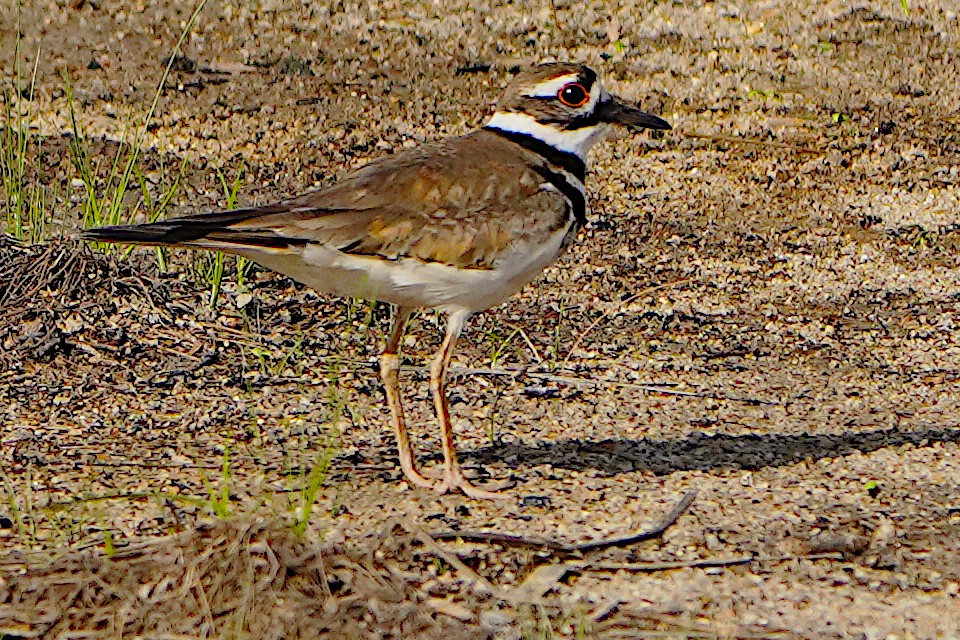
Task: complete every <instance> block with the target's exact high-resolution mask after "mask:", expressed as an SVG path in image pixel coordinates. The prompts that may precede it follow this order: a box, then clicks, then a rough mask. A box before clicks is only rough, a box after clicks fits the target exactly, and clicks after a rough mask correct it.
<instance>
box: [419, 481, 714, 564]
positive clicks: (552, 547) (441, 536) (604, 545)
mask: <svg viewBox="0 0 960 640" xmlns="http://www.w3.org/2000/svg"><path fill="white" fill-rule="evenodd" d="M696 497H697V492H696V491H690V492H688V493H687V494H686V495H684V496H683V498H681V499H680V501H679V502H678V503H677V504H676V506H675V507H674V508H673V509H672V510H671V511H670V513H668V514H667V515H666V516H665V517H664V519H663V520H662V521H661V522H660V524H658V525H657V526H655V527H654V528H652V529H648V530H646V531H641V532H639V533H634V534H631V535H628V536H618V537H615V538H607V539H606V540H594V541H590V542H581V543H577V544H570V543H567V542H563V541H561V540H553V539H550V538H540V537H538V536H522V535H517V534H512V533H497V532H495V531H444V532H440V533H434V534H433V537H434V538H435V539H436V540H463V541H466V542H482V543H488V544H503V545H507V546H514V547H536V548H540V549H546V550H547V551H551V552H553V553H558V554H572V553H587V552H589V551H597V550H599V549H608V548H610V547H623V546H627V545H631V544H635V543H637V542H643V541H644V540H651V539H653V538H659V537H660V536H661V535H663V533H664V532H665V531H666V530H667V529H669V528H670V527H671V526H672V525H673V523H674V522H676V521H677V518H679V517H680V515H681V514H682V513H683V512H684V511H686V510H687V508H688V507H689V506H690V504H691V503H692V502H693V501H694V499H695V498H696Z"/></svg>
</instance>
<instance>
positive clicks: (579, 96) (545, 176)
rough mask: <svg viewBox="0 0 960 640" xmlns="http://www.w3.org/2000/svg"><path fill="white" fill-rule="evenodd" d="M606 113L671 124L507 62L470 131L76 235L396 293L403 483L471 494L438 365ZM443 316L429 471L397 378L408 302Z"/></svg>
mask: <svg viewBox="0 0 960 640" xmlns="http://www.w3.org/2000/svg"><path fill="white" fill-rule="evenodd" d="M609 125H623V126H628V127H642V128H647V129H669V128H670V125H669V124H668V123H667V122H666V121H664V120H662V119H660V118H658V117H656V116H654V115H650V114H648V113H644V112H643V111H640V110H638V109H636V108H634V107H632V106H630V105H628V104H626V103H624V102H623V101H622V100H620V99H618V98H617V97H615V96H613V95H611V94H610V93H608V92H607V90H606V89H605V88H604V87H603V85H602V84H601V83H600V81H599V80H598V79H597V74H596V72H594V71H593V70H592V69H590V68H589V67H586V66H582V65H578V64H567V63H553V64H544V65H540V66H537V67H534V68H532V69H529V70H526V71H523V72H521V73H518V74H517V75H516V77H515V78H514V79H513V81H512V82H511V83H510V85H509V86H508V87H507V89H506V91H505V92H504V94H503V97H502V98H501V100H500V102H499V103H498V106H497V109H496V112H495V113H494V114H493V116H492V117H491V118H490V119H489V121H487V123H486V124H485V125H484V126H483V127H482V128H480V129H477V130H475V131H473V132H471V133H468V134H466V135H463V136H458V137H452V138H447V139H444V140H440V141H438V142H434V143H431V144H425V145H422V146H420V147H418V148H414V149H410V150H407V151H403V152H400V153H397V154H396V155H392V156H387V157H384V158H380V159H379V160H376V161H374V162H372V163H370V164H369V165H368V166H366V167H364V168H362V169H360V170H359V171H357V172H355V173H353V174H350V175H348V176H347V177H345V178H343V179H342V180H341V181H340V182H338V183H336V184H334V185H332V186H330V187H328V188H325V189H320V190H318V191H313V192H310V193H307V194H305V195H302V196H299V197H295V198H291V199H289V200H284V201H282V202H278V203H275V204H270V205H266V206H260V207H250V208H244V209H234V210H231V211H218V212H212V213H203V214H199V215H192V216H188V217H182V218H174V219H170V220H165V221H161V222H154V223H150V224H138V225H126V226H114V227H102V228H98V229H91V230H88V231H86V232H84V234H83V237H84V238H85V239H87V240H96V241H100V242H122V243H132V244H141V245H163V246H173V247H189V248H195V249H215V250H219V251H225V252H228V253H233V254H237V255H240V256H244V257H245V258H248V259H250V260H253V261H254V262H257V263H259V264H261V265H263V266H265V267H268V268H270V269H273V270H275V271H278V272H280V273H282V274H284V275H286V276H289V277H291V278H293V279H294V280H298V281H300V282H302V283H304V284H307V285H309V286H311V287H313V288H315V289H317V290H319V291H324V292H327V293H331V294H335V295H339V296H351V297H359V298H366V299H369V300H380V301H386V302H390V303H392V304H393V305H395V308H396V309H395V313H394V316H393V324H392V327H391V329H390V333H389V335H388V337H387V340H386V346H385V348H384V350H383V352H382V353H381V355H380V376H381V379H382V381H383V385H384V388H385V392H386V401H387V404H388V405H389V407H390V414H391V422H392V426H393V430H394V432H395V434H396V438H397V446H398V449H399V454H400V466H401V468H402V469H403V473H404V475H405V476H406V478H407V480H408V481H409V482H410V483H412V484H413V485H416V486H419V487H428V488H432V489H435V490H436V491H438V492H440V493H443V492H447V491H455V490H458V489H459V490H460V491H462V492H463V493H465V494H466V495H468V496H471V497H474V498H493V497H499V496H501V495H503V494H500V493H494V492H492V491H488V490H484V489H481V488H479V487H476V486H474V485H472V484H471V483H470V482H469V481H468V480H467V478H466V477H465V476H464V474H463V471H462V469H461V467H460V464H459V463H458V461H457V455H456V450H455V448H454V442H453V428H452V425H451V422H450V412H449V410H448V408H447V398H446V389H445V387H446V373H447V368H448V366H449V364H450V358H451V355H452V354H453V351H454V348H455V345H456V342H457V338H458V337H459V336H460V333H461V332H462V331H463V329H464V327H465V325H466V324H467V321H468V319H469V318H470V316H472V315H473V314H475V313H477V312H478V311H482V310H484V309H488V308H490V307H492V306H494V305H497V304H500V303H501V302H503V301H504V300H505V299H506V298H508V297H510V296H511V295H513V294H514V293H516V292H517V291H518V290H519V289H520V288H521V287H522V286H523V285H525V284H526V283H528V282H530V281H531V280H533V279H534V278H535V277H536V276H537V275H538V274H539V273H540V272H541V271H542V270H543V269H544V268H545V267H547V266H548V265H549V264H551V263H552V262H553V261H554V260H556V259H557V257H558V256H559V255H560V253H561V252H562V251H563V250H564V248H565V247H566V246H567V245H568V244H569V243H570V242H571V241H572V240H573V238H574V236H575V235H576V233H577V230H578V229H579V228H580V227H581V226H582V225H584V224H585V223H586V221H587V203H586V190H585V188H584V180H585V176H586V165H587V154H588V152H589V150H590V148H591V147H593V146H594V145H595V144H596V143H597V142H599V141H600V140H601V139H603V138H604V135H605V133H606V131H607V130H608V129H609ZM419 308H432V309H438V310H440V311H442V312H444V313H445V314H446V316H447V323H446V333H445V335H444V338H443V341H442V343H441V345H440V348H439V350H438V352H437V354H436V356H435V357H434V359H433V362H432V365H431V367H430V390H431V393H432V395H433V403H434V408H435V410H436V415H437V420H438V422H439V423H440V432H441V442H442V445H443V457H444V463H443V472H442V475H440V477H439V478H437V479H431V478H428V477H426V476H425V475H424V474H422V473H421V472H420V471H419V470H418V469H417V466H416V464H415V459H414V455H413V449H412V447H411V445H410V439H409V436H408V434H407V427H406V423H405V420H404V414H403V403H402V402H401V394H400V388H399V377H398V372H399V368H400V356H399V351H400V342H401V338H402V337H403V332H404V328H405V326H406V323H407V320H408V319H409V317H410V314H411V313H412V312H413V311H414V310H416V309H419Z"/></svg>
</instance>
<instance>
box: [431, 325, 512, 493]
mask: <svg viewBox="0 0 960 640" xmlns="http://www.w3.org/2000/svg"><path fill="white" fill-rule="evenodd" d="M469 317H470V314H469V313H468V312H466V311H454V312H452V313H450V314H449V315H448V317H447V331H446V334H445V335H444V336H443V343H442V344H441V345H440V350H439V351H438V352H437V355H436V357H435V358H434V359H433V363H431V365H430V391H431V392H432V393H433V404H434V408H435V409H436V412H437V421H438V422H439V423H440V438H441V440H442V441H443V478H442V479H441V480H440V482H439V483H437V485H436V486H435V487H434V488H435V489H436V490H437V491H438V492H440V493H446V492H447V491H455V490H457V489H459V490H460V491H463V492H464V493H465V494H467V495H468V496H470V497H471V498H476V499H483V498H508V497H509V496H507V495H504V494H501V493H494V492H492V491H485V490H483V489H480V488H478V487H475V486H473V485H472V484H470V483H469V482H468V481H467V479H466V478H465V477H464V475H463V469H461V468H460V463H459V462H458V461H457V451H456V449H455V448H454V445H453V425H451V424H450V410H449V408H448V406H447V367H449V366H450V358H451V357H452V356H453V350H454V348H455V347H456V344H457V338H458V337H459V336H460V332H461V331H463V327H464V325H466V323H467V319H469Z"/></svg>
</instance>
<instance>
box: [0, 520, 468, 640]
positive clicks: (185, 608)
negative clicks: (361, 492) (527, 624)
mask: <svg viewBox="0 0 960 640" xmlns="http://www.w3.org/2000/svg"><path fill="white" fill-rule="evenodd" d="M410 545H411V539H410V536H409V535H407V536H402V535H401V536H399V537H397V536H392V535H391V534H390V532H385V535H384V537H383V538H381V539H379V540H376V541H375V542H374V543H368V545H367V546H366V548H365V549H364V548H363V547H362V546H361V547H358V546H356V545H352V546H351V548H350V550H344V549H342V548H337V547H331V546H323V545H320V544H318V543H317V542H315V541H310V540H307V539H301V538H298V537H297V536H295V535H294V534H293V533H292V531H291V529H290V527H289V525H287V524H286V523H282V522H278V521H276V520H266V519H253V518H234V519H229V520H221V521H217V522H213V523H210V524H202V525H200V526H198V527H196V528H193V529H191V530H189V531H187V532H185V533H182V534H178V535H172V536H167V537H164V538H159V539H158V538H151V539H146V540H141V541H136V542H133V543H131V544H129V545H127V546H125V547H123V548H120V549H117V550H115V552H114V553H113V554H112V555H109V556H108V555H106V554H105V553H104V552H103V550H102V549H87V550H72V551H69V552H66V553H64V554H62V555H60V556H59V557H49V558H45V557H44V556H43V555H41V554H30V553H28V552H18V553H13V554H8V555H7V556H6V557H5V558H3V561H2V565H0V571H2V583H0V635H2V636H3V637H7V638H12V637H20V638H64V637H71V638H80V637H104V638H119V637H151V638H182V637H198V638H260V639H264V640H266V639H271V638H277V639H281V638H283V639H287V638H320V637H327V636H330V637H341V638H370V637H379V638H411V637H420V638H444V637H446V638H450V637H455V638H479V637H484V636H485V635H486V634H485V633H484V632H482V631H481V630H480V629H479V628H478V626H477V624H475V623H474V624H471V623H469V622H461V621H459V620H456V619H454V618H451V617H449V616H438V615H436V609H435V608H434V607H431V606H430V605H429V604H428V600H429V597H428V596H427V594H425V593H424V592H423V590H422V584H421V582H422V578H421V576H419V575H418V574H414V573H409V572H404V571H398V570H397V564H396V561H397V559H398V557H402V556H403V555H407V556H409V553H410ZM407 560H408V562H409V557H408V558H407ZM374 629H375V631H374Z"/></svg>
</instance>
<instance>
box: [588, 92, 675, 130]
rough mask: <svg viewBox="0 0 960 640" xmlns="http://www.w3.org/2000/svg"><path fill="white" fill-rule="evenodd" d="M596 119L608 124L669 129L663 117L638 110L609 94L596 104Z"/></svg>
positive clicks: (668, 124)
mask: <svg viewBox="0 0 960 640" xmlns="http://www.w3.org/2000/svg"><path fill="white" fill-rule="evenodd" d="M595 113H596V116H597V119H598V120H600V122H609V123H610V124H621V125H623V126H626V127H641V128H643V129H670V128H671V127H670V123H669V122H667V121H666V120H664V119H663V118H658V117H657V116H655V115H652V114H649V113H646V112H645V111H640V109H637V108H635V107H631V106H630V105H628V104H626V103H624V102H621V101H620V100H619V99H618V98H616V97H613V96H611V98H610V99H609V100H607V101H606V102H601V103H600V104H599V105H597V110H596V112H595Z"/></svg>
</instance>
